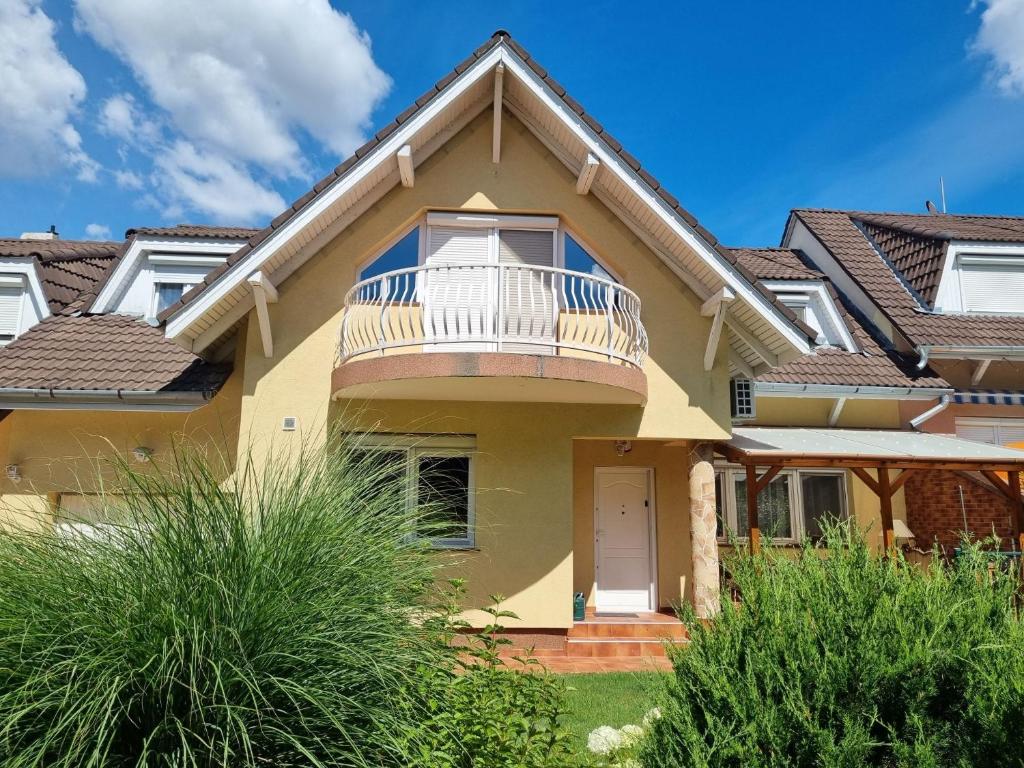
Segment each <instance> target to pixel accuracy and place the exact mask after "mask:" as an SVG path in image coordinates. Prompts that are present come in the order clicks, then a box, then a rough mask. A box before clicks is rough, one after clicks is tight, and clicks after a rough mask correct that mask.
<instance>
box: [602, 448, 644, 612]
mask: <svg viewBox="0 0 1024 768" xmlns="http://www.w3.org/2000/svg"><path fill="white" fill-rule="evenodd" d="M651 476H652V470H650V469H647V468H635V467H629V468H613V467H599V468H598V469H597V470H595V482H594V493H595V507H596V509H595V520H594V523H595V533H596V540H597V546H596V552H595V554H596V558H595V571H596V572H595V582H596V586H597V593H596V602H597V610H598V611H601V612H608V613H618V612H623V613H625V612H634V611H651V610H654V599H655V595H654V558H653V554H652V550H653V547H652V543H651V542H652V538H653V532H654V525H653V513H654V509H653V504H652V500H651Z"/></svg>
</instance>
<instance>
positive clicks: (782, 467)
mask: <svg viewBox="0 0 1024 768" xmlns="http://www.w3.org/2000/svg"><path fill="white" fill-rule="evenodd" d="M26 243H27V244H26ZM0 246H2V247H3V248H6V249H7V250H6V251H4V252H5V253H6V254H7V255H8V256H9V257H10V258H11V259H13V260H17V259H19V258H20V259H22V260H23V262H24V263H25V264H28V265H29V266H30V267H31V268H26V270H25V274H24V276H23V277H24V279H23V281H22V284H23V287H24V286H27V287H25V291H27V292H28V293H31V294H32V295H37V294H38V296H39V297H40V298H38V303H39V304H40V309H39V312H38V315H39V317H38V318H37V321H38V322H36V323H35V324H34V325H33V326H32V327H31V328H28V329H27V330H25V329H24V328H20V327H19V328H18V329H16V331H15V332H14V333H12V334H11V337H12V338H14V337H16V338H14V340H13V341H12V342H11V343H10V344H9V346H8V347H7V348H6V349H4V350H3V351H2V352H0V408H3V409H6V412H7V415H6V417H5V418H3V420H2V421H0V452H2V454H3V457H4V464H5V465H6V466H7V470H6V474H5V476H4V477H3V478H0V491H2V494H3V501H4V503H5V508H6V510H7V513H8V514H9V515H15V516H17V518H18V520H19V523H20V524H25V525H48V524H52V523H53V522H54V520H60V519H61V513H62V511H63V512H66V513H70V512H75V513H79V514H81V513H83V512H84V513H87V512H88V499H89V495H90V494H92V493H95V492H96V491H97V490H98V489H97V488H96V487H94V486H87V487H82V483H83V482H91V481H85V480H84V478H89V477H92V476H93V475H92V474H90V471H89V470H91V469H92V468H93V467H94V466H101V465H102V461H103V459H104V458H105V457H109V456H110V455H111V454H113V453H116V454H118V455H121V456H125V457H134V459H133V460H135V459H137V460H139V461H152V462H159V461H160V460H161V457H164V456H166V455H167V454H168V452H169V450H170V448H171V445H172V442H173V440H174V439H175V438H176V437H177V436H178V435H187V436H188V437H189V438H190V439H191V440H193V441H196V442H199V443H201V444H205V445H206V446H207V447H208V448H209V449H210V451H211V453H212V454H213V455H215V456H217V457H220V458H221V459H223V467H224V471H225V472H229V471H230V467H231V466H232V465H233V463H234V462H235V461H236V460H237V458H238V457H239V456H240V455H242V454H243V453H247V452H251V453H252V454H253V455H255V456H257V457H261V456H265V455H267V453H268V452H270V451H272V450H275V449H277V448H281V447H288V446H296V445H307V444H311V443H315V442H316V441H317V440H320V439H322V438H323V436H324V434H325V432H326V431H327V430H328V429H330V428H332V427H335V426H341V427H343V428H345V429H348V430H353V431H357V432H361V433H367V434H368V436H367V437H366V438H365V439H366V440H367V441H368V442H372V443H373V444H376V445H379V446H381V449H382V450H386V451H388V452H389V453H391V454H394V455H398V456H401V457H402V459H403V461H404V462H405V464H404V465H405V467H406V469H407V475H408V482H409V483H410V487H411V490H412V494H413V495H414V496H415V495H416V494H422V493H435V494H440V496H439V498H441V500H442V501H444V503H445V505H446V509H448V510H449V513H448V518H447V530H446V532H445V535H444V536H443V537H442V538H439V539H437V540H436V541H434V544H435V545H436V546H437V547H439V548H443V549H445V550H446V554H445V557H449V558H450V559H451V570H452V573H457V574H459V575H462V576H465V577H466V578H467V579H468V583H469V585H470V589H471V600H472V606H471V607H472V608H480V607H482V606H484V605H486V603H487V599H488V598H487V596H488V595H490V594H492V593H501V594H503V595H505V596H506V597H507V604H506V607H507V608H509V609H510V610H513V611H515V612H516V613H517V614H518V615H519V617H520V620H519V622H517V623H516V626H515V628H516V629H518V630H520V631H522V632H524V633H527V634H529V633H533V634H535V635H537V636H542V635H544V636H552V635H553V636H555V637H564V636H565V635H566V634H567V633H568V632H569V631H570V630H571V629H572V628H573V625H574V621H573V597H574V595H575V594H576V593H582V594H583V595H584V596H585V600H586V602H587V604H588V605H589V606H590V608H591V609H593V610H596V611H597V612H599V613H611V614H626V615H629V616H639V615H647V614H652V613H654V612H657V611H659V610H662V609H667V608H670V607H671V606H672V605H674V604H677V603H679V602H680V601H692V602H693V603H694V604H695V605H696V607H697V609H698V611H699V612H701V613H703V614H705V615H708V614H710V613H712V612H713V611H714V610H715V608H716V605H717V595H718V585H719V562H718V548H719V544H720V543H724V541H725V538H724V537H725V536H726V535H727V529H731V530H732V531H733V532H735V533H737V534H739V535H740V537H741V538H743V537H747V536H748V535H749V536H751V537H752V538H754V539H755V540H756V539H757V538H758V535H759V533H763V534H764V535H766V536H767V535H769V534H770V535H771V536H772V537H773V539H774V540H775V541H776V542H780V543H786V542H790V541H796V540H797V539H798V538H800V537H802V536H804V535H812V536H813V535H814V534H815V533H816V532H817V527H818V526H819V525H820V523H821V521H822V520H823V519H824V518H826V517H828V516H848V515H853V516H856V517H857V519H858V520H860V521H861V522H863V524H864V525H865V526H873V531H874V535H877V536H878V538H879V542H880V544H881V543H882V541H883V537H888V539H887V541H888V543H890V544H893V543H896V542H894V541H893V539H894V537H895V538H896V539H898V538H899V537H900V535H901V532H902V531H903V530H904V529H905V528H906V526H905V503H904V499H903V490H902V487H901V486H902V485H903V480H905V477H904V475H901V474H898V473H899V472H901V471H902V472H908V471H914V470H916V469H920V468H922V467H926V466H935V467H939V468H941V469H943V470H946V471H948V470H954V469H985V470H992V471H996V470H1002V471H1011V472H1012V471H1017V469H1018V468H1019V467H1020V466H1021V465H1022V459H1024V454H1019V453H1015V452H1013V451H1009V450H1006V449H1002V448H998V447H995V446H980V445H978V444H974V443H966V442H964V441H960V440H955V439H953V438H947V437H941V436H937V435H931V436H926V435H918V434H912V433H909V432H906V431H900V430H901V427H903V426H905V423H904V420H903V416H902V412H901V408H903V407H905V406H906V404H907V403H925V402H928V401H934V400H936V399H937V398H940V397H941V396H943V394H946V393H948V392H949V391H950V389H949V385H948V384H946V382H945V381H944V380H943V379H941V378H939V377H938V376H936V375H934V374H933V373H932V372H931V371H930V370H927V369H924V370H923V371H921V372H920V373H914V372H906V371H904V370H902V369H900V367H899V366H898V365H897V363H896V362H894V359H893V357H892V354H891V351H890V350H886V349H883V348H882V346H880V345H879V344H878V343H877V341H876V340H875V339H874V338H873V337H872V335H871V334H870V333H869V332H868V331H867V330H865V328H866V326H865V325H864V324H863V322H862V319H860V318H859V317H858V316H856V314H855V313H854V312H852V311H851V310H850V309H849V308H848V307H847V305H846V304H845V303H844V302H843V301H842V300H841V299H840V297H839V296H838V294H837V293H836V292H835V290H834V288H833V286H832V285H831V283H830V281H829V280H828V278H827V277H826V276H825V275H823V274H822V273H821V272H818V271H816V270H815V269H813V268H812V267H810V266H808V265H807V264H806V263H805V262H804V261H802V260H801V258H800V254H799V253H798V252H796V251H792V250H787V249H730V248H726V247H724V246H722V245H721V244H719V243H718V241H717V240H716V238H715V237H714V236H713V235H712V234H711V233H710V232H708V231H707V230H706V229H705V228H703V227H702V226H701V225H700V224H699V223H698V222H697V221H696V219H694V218H693V216H691V215H690V214H689V213H688V212H687V211H686V210H685V209H683V208H682V207H681V206H680V204H679V203H678V201H677V200H676V199H675V198H674V197H673V196H672V195H671V194H670V193H669V192H668V191H667V190H665V189H664V188H662V187H661V186H660V184H659V183H658V181H657V180H656V179H655V178H654V177H653V176H651V175H650V173H648V172H647V171H646V170H645V169H644V168H643V167H642V166H641V165H640V163H639V162H638V161H637V160H636V159H635V158H633V156H632V155H630V154H629V153H628V151H627V150H626V149H624V148H623V147H622V146H621V145H620V144H619V142H618V141H616V140H615V139H614V138H613V137H612V136H610V135H609V134H608V133H607V131H605V130H604V129H603V127H602V126H601V125H600V124H599V123H598V122H597V121H596V120H595V119H594V118H593V117H591V116H590V115H588V114H587V113H586V112H585V111H584V110H583V108H582V107H581V106H580V105H579V104H578V103H577V102H576V101H575V100H573V99H572V98H571V97H570V96H569V95H568V94H567V93H566V92H565V90H564V88H562V87H561V86H560V85H559V84H558V83H557V82H556V81H555V80H554V79H553V78H552V77H550V76H549V75H548V74H547V72H546V71H545V70H544V69H543V68H542V67H541V66H540V65H539V64H538V63H537V62H535V61H534V60H533V59H532V58H531V57H530V56H529V54H528V53H527V52H526V51H524V50H523V49H522V48H521V47H520V46H519V45H518V44H517V43H516V42H515V41H513V40H512V39H511V38H510V37H509V36H508V35H507V34H506V33H504V32H497V33H495V35H494V36H493V37H492V38H491V39H490V40H489V41H487V42H486V43H485V44H484V45H483V46H481V47H480V48H479V49H477V50H476V51H475V52H474V53H473V54H472V55H471V56H470V57H469V58H468V59H467V60H466V61H464V62H463V63H461V64H460V65H459V66H458V67H456V68H455V70H454V71H453V72H452V73H450V74H449V75H447V76H446V77H444V78H443V79H442V80H441V81H439V82H438V83H437V84H436V85H435V86H434V87H432V88H431V89H430V90H429V91H428V92H427V93H426V94H424V96H423V97H421V98H420V99H419V100H418V101H417V102H416V104H414V105H413V106H411V107H410V108H409V109H408V110H406V111H405V112H403V113H402V114H401V115H399V116H398V118H397V119H396V120H395V121H394V122H393V123H390V124H388V125H387V126H386V127H385V128H383V129H382V130H381V131H379V132H378V133H377V134H376V136H375V137H374V138H373V139H372V140H371V141H369V142H368V143H367V144H366V145H365V146H363V147H361V148H360V149H359V150H357V151H356V153H355V155H354V156H353V157H352V158H350V159H349V160H347V161H345V162H344V163H343V164H342V165H340V166H339V167H338V168H337V169H336V170H335V171H334V172H332V173H331V174H330V175H328V176H327V177H326V178H324V179H323V180H321V181H320V182H319V183H317V184H316V185H315V187H314V188H313V189H312V190H311V191H310V192H309V193H308V194H306V195H304V196H303V197H302V198H300V199H299V200H297V201H296V202H295V204H294V205H293V206H291V208H289V209H288V210H287V211H285V212H284V213H283V214H282V215H280V216H278V217H277V218H276V219H274V220H273V221H272V222H271V223H270V225H269V226H267V227H266V228H264V229H262V230H246V229H240V228H216V227H198V226H181V227H170V228H143V229H137V230H131V231H129V233H128V236H127V239H126V241H125V242H123V243H115V244H100V245H96V244H93V245H92V246H90V247H91V248H93V250H92V251H88V250H87V249H86V246H85V245H84V244H80V243H79V244H75V243H73V242H64V241H57V242H54V241H52V240H30V241H4V243H0ZM104 249H105V250H104ZM90 260H91V261H90ZM61 265H63V267H62V266H61ZM60 269H64V270H65V272H67V273H68V274H69V275H71V276H72V277H73V279H72V277H68V276H64V277H61V276H60V275H56V270H60ZM47 275H49V277H47ZM55 275H56V276H55ZM0 277H2V275H0ZM61 280H63V284H64V286H65V288H67V290H65V291H64V293H63V294H60V295H58V293H59V292H58V291H57V290H56V286H57V285H58V284H61ZM68 284H71V285H70V288H68ZM787 286H788V287H787ZM794 286H796V287H794ZM26 295H27V294H26ZM2 298H3V297H0V299H2ZM43 305H45V306H43ZM0 330H2V329H0ZM837 371H838V373H837ZM837 376H839V377H841V378H842V377H845V378H843V379H842V381H839V382H838V383H837V380H836V377H837ZM755 405H756V407H755ZM793 427H804V428H806V429H801V430H794V429H792V428H793ZM779 428H787V429H779ZM853 430H857V431H856V432H854V431H853ZM893 435H895V436H896V437H895V438H893ZM887 440H888V442H886V441H887ZM944 441H945V442H944ZM879 467H883V469H882V470H881V471H880V472H876V470H877V469H878V468H879ZM890 470H891V471H892V472H893V473H896V474H891V475H890ZM751 482H753V483H755V484H757V485H758V486H759V487H761V488H762V489H763V490H762V492H761V493H760V494H756V495H755V494H750V496H751V498H752V499H753V500H755V501H754V503H753V504H748V503H747V501H746V497H747V495H746V490H745V489H746V488H747V487H749V484H750V483H751ZM719 520H720V521H721V523H719V522H718V521H719ZM901 523H903V525H902V526H901ZM768 528H770V529H771V530H766V529H768ZM469 616H470V617H471V619H473V620H474V621H482V619H483V617H482V616H481V615H480V614H478V613H476V612H474V611H470V613H469Z"/></svg>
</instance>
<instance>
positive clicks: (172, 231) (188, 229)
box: [124, 224, 259, 240]
mask: <svg viewBox="0 0 1024 768" xmlns="http://www.w3.org/2000/svg"><path fill="white" fill-rule="evenodd" d="M257 232H259V229H256V228H254V227H214V226H210V225H207V224H175V225H174V226H173V227H133V228H132V229H129V230H128V231H127V232H125V233H124V236H125V237H126V238H128V237H131V236H132V235H141V236H143V237H146V236H149V237H208V238H213V239H217V240H248V239H249V238H250V237H252V236H253V235H255V234H256V233H257Z"/></svg>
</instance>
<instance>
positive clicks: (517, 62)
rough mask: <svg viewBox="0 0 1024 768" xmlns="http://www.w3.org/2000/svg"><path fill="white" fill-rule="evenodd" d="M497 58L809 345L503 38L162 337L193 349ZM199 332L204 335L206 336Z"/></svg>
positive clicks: (753, 302) (736, 284) (741, 289)
mask: <svg viewBox="0 0 1024 768" xmlns="http://www.w3.org/2000/svg"><path fill="white" fill-rule="evenodd" d="M499 63H500V64H504V65H505V68H506V76H507V75H508V74H514V75H515V76H516V77H517V78H518V79H519V80H520V81H521V82H522V83H523V84H524V85H525V86H526V87H527V88H528V89H529V90H530V91H531V92H532V93H533V94H534V95H535V96H536V97H537V98H538V99H540V100H541V102H542V103H543V104H544V105H545V106H547V107H548V108H549V109H550V110H552V111H553V113H554V114H556V115H557V116H558V117H559V119H560V120H562V122H563V123H564V124H565V125H566V127H567V128H568V129H569V130H570V131H572V132H573V133H574V134H575V135H576V136H577V137H578V138H579V140H580V141H581V142H582V143H583V144H584V145H585V146H586V147H587V150H588V151H589V152H590V153H592V154H593V155H595V156H596V157H597V158H598V159H599V160H600V161H601V163H602V165H604V166H605V169H606V171H607V172H612V173H615V174H616V175H617V176H618V177H619V179H620V180H621V181H622V182H623V183H624V184H625V185H626V186H627V188H628V189H629V190H630V191H631V192H632V193H633V194H635V195H637V196H638V197H639V198H640V199H641V200H642V201H643V202H644V203H645V204H646V205H647V206H649V207H650V208H651V209H652V210H653V211H655V212H656V213H657V215H658V216H659V217H660V218H661V219H662V220H663V221H664V223H665V224H666V225H667V226H668V228H669V229H670V230H671V231H672V232H673V233H674V234H676V235H677V236H678V237H679V238H681V239H682V240H683V241H684V242H685V243H686V244H687V245H688V246H689V247H690V248H691V249H692V250H693V251H694V252H695V253H697V254H698V255H699V256H700V257H701V258H702V259H703V260H704V261H705V262H706V263H707V264H708V265H709V267H710V268H711V269H712V270H713V271H714V272H715V273H716V274H717V275H718V276H719V277H720V278H721V280H722V281H723V283H724V284H725V285H727V286H728V287H730V288H732V289H733V290H734V291H735V292H736V294H737V296H739V297H740V298H741V299H743V300H744V302H745V303H747V304H749V305H750V306H752V307H754V308H755V309H756V310H757V311H758V312H759V314H761V315H762V316H763V317H764V318H765V319H766V320H767V321H768V322H769V323H770V324H771V325H772V326H773V328H774V329H775V330H776V331H777V332H778V333H779V334H780V335H781V336H782V337H783V338H785V339H786V341H787V342H788V343H790V344H791V345H792V346H793V347H794V348H795V349H796V350H797V351H799V352H801V353H806V352H808V351H810V348H811V347H810V344H809V342H808V340H807V338H806V337H805V336H804V335H803V334H802V333H801V332H800V330H799V329H798V328H797V327H796V326H795V325H794V324H793V323H792V322H791V321H790V320H789V319H788V318H787V317H786V316H785V315H784V314H783V313H782V312H781V311H780V310H779V309H778V308H777V307H775V306H774V305H773V304H772V303H771V301H769V300H768V299H767V298H766V297H764V296H762V295H761V294H760V293H759V292H758V291H757V290H756V289H755V288H754V287H753V285H752V284H751V283H749V282H748V281H747V280H746V279H745V278H744V277H743V276H742V275H741V274H740V273H739V271H738V270H737V269H736V268H735V267H734V266H733V265H732V264H730V263H729V262H728V261H727V260H726V259H724V258H723V257H722V256H721V255H720V254H719V253H718V252H717V251H715V250H714V248H712V247H710V246H709V245H708V244H707V243H706V242H705V241H704V239H703V238H702V237H700V236H699V235H698V234H697V233H696V231H695V230H694V229H693V228H692V227H691V226H690V225H689V224H687V223H686V222H685V220H683V219H682V218H681V217H680V216H679V214H678V213H676V212H675V211H674V210H673V209H671V208H670V207H669V206H668V204H667V203H666V202H665V201H664V200H662V199H661V198H660V197H659V196H658V195H657V194H655V193H654V192H653V191H652V190H651V189H650V188H649V187H648V186H647V185H646V183H644V182H643V181H642V180H641V179H640V178H639V176H637V175H636V174H635V173H634V172H633V170H632V169H631V168H629V166H627V165H626V164H625V163H624V162H623V160H622V159H621V158H620V157H619V156H618V155H617V154H615V153H613V152H611V151H610V150H609V149H608V148H607V147H606V145H605V144H604V141H603V140H601V139H600V137H598V136H597V135H596V134H594V132H593V131H592V130H590V128H589V127H587V126H586V125H585V124H583V122H582V120H580V119H579V116H578V115H576V113H575V112H572V111H571V110H570V109H569V108H568V106H566V105H565V103H564V102H563V101H562V100H561V99H560V98H558V97H557V95H555V94H554V92H552V91H551V89H550V88H549V87H548V86H547V84H546V83H544V82H543V81H542V80H540V79H539V78H538V77H537V76H536V74H535V73H534V72H533V71H532V70H531V69H530V68H529V67H528V66H526V64H525V62H523V61H522V59H520V58H519V56H518V55H517V54H516V53H515V52H514V51H513V50H512V49H511V48H510V47H509V46H508V45H507V44H506V43H505V42H504V41H503V42H500V43H498V44H497V45H496V46H495V47H494V48H493V49H492V50H491V51H490V52H489V53H488V54H487V55H486V56H484V57H482V58H480V59H478V60H477V61H476V62H475V63H474V64H473V65H471V66H470V67H469V68H468V69H466V70H465V71H464V72H463V73H462V74H460V75H459V76H458V77H456V78H455V79H454V80H453V81H452V82H451V83H450V84H449V85H448V86H447V87H446V88H445V89H444V90H443V91H442V92H441V93H440V94H438V95H437V96H436V97H435V98H434V99H433V100H432V101H431V102H430V103H428V104H427V105H426V106H425V107H423V108H422V109H420V110H419V111H418V112H416V113H415V115H414V116H413V117H412V118H411V119H410V120H408V121H407V122H405V123H404V124H402V125H401V126H400V127H399V128H398V129H397V130H395V131H394V132H393V133H392V134H391V135H390V136H388V137H387V138H386V139H385V140H384V141H382V142H380V143H379V144H378V145H377V146H376V147H374V148H373V149H372V150H371V151H370V153H369V154H368V155H366V156H365V157H363V158H362V159H361V160H360V161H359V162H358V163H357V164H356V165H355V166H354V167H353V168H352V169H351V170H350V171H349V172H348V173H347V174H346V175H344V176H342V177H341V178H339V179H337V180H335V181H334V182H333V183H332V184H331V185H330V186H328V187H327V188H326V189H325V190H323V191H322V192H321V193H320V194H319V195H318V196H317V197H316V198H315V199H314V200H313V201H312V202H311V203H309V204H308V205H307V206H306V207H305V208H303V209H302V210H300V211H299V212H298V213H296V214H295V215H294V216H293V217H292V218H291V219H289V220H288V221H287V222H286V223H285V224H284V225H283V226H282V227H281V228H280V229H278V230H276V231H274V232H273V233H272V234H271V235H270V236H269V237H268V238H267V239H266V240H264V241H263V242H262V243H260V244H259V245H258V246H257V247H255V248H254V249H253V250H252V251H250V252H249V253H248V254H246V256H245V258H243V259H242V260H241V261H239V262H238V263H236V264H234V265H232V267H231V269H229V270H228V271H227V272H225V273H224V274H223V275H221V276H220V277H219V278H218V279H217V280H216V281H215V282H214V283H213V284H212V285H210V286H208V287H207V289H206V290H205V291H204V292H203V293H201V294H200V295H199V296H198V297H197V298H196V299H195V300H194V301H192V302H190V303H188V304H186V305H185V306H183V307H181V308H179V309H178V310H177V311H176V312H174V313H173V314H172V315H171V316H170V318H168V320H167V323H166V335H167V336H168V337H169V338H172V339H175V340H177V341H179V343H183V344H184V345H185V346H187V347H190V348H191V349H193V351H199V349H197V344H196V341H197V339H196V338H192V337H191V336H190V335H189V333H188V331H189V329H190V327H191V326H192V324H193V323H195V322H196V321H197V320H198V319H199V318H201V317H202V316H203V315H204V314H205V313H206V312H208V311H209V310H210V309H211V308H212V307H214V306H215V305H216V304H217V303H218V302H219V301H220V300H221V299H223V298H224V297H225V296H227V295H228V294H229V293H230V292H231V291H233V290H235V289H236V288H237V287H238V286H239V285H241V283H242V282H244V281H245V280H246V279H247V278H248V276H249V275H250V274H252V273H253V272H255V271H257V270H259V269H261V268H262V267H263V265H264V264H265V263H266V262H267V261H268V260H270V259H271V258H272V257H273V255H274V254H275V253H276V252H277V251H278V250H279V249H280V248H281V247H282V245H284V244H285V243H287V242H288V241H289V240H291V238H293V237H294V236H296V235H297V234H298V233H299V232H300V231H301V230H302V229H303V228H304V227H306V226H307V225H308V224H309V223H310V222H312V221H313V220H315V219H316V218H317V217H318V216H320V215H321V214H322V213H324V212H325V211H326V210H327V209H329V208H330V206H331V205H333V204H334V203H335V202H336V201H337V200H338V199H339V198H340V197H341V196H342V195H343V194H344V193H345V192H347V191H348V190H350V189H352V188H353V187H354V186H356V185H357V184H358V183H359V182H360V181H362V180H363V179H364V178H366V177H367V176H368V175H369V174H371V173H372V172H373V171H374V170H375V169H376V168H377V167H379V165H380V164H381V163H393V162H394V155H395V153H396V152H397V151H398V150H399V149H400V148H401V147H403V146H404V145H406V144H409V143H410V141H409V140H410V137H411V136H412V135H414V134H415V133H416V132H417V131H419V130H420V129H422V128H423V127H424V126H426V125H427V124H428V123H429V122H430V121H431V120H432V119H433V118H434V117H435V116H436V115H437V114H438V113H439V112H440V111H442V110H443V109H444V108H445V107H446V106H447V105H448V104H449V103H450V102H452V101H453V100H455V99H456V98H458V97H459V96H460V95H461V94H462V93H464V92H465V91H466V90H467V89H468V88H470V87H471V86H472V85H473V84H474V83H476V82H477V81H479V80H480V79H481V78H482V77H485V76H487V75H488V74H489V73H490V71H491V70H492V69H493V68H494V67H496V66H497V65H498V64H499ZM206 336H207V337H209V334H206Z"/></svg>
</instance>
